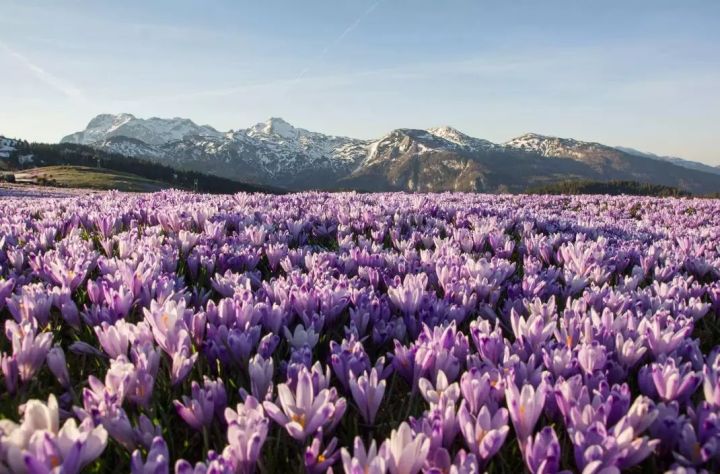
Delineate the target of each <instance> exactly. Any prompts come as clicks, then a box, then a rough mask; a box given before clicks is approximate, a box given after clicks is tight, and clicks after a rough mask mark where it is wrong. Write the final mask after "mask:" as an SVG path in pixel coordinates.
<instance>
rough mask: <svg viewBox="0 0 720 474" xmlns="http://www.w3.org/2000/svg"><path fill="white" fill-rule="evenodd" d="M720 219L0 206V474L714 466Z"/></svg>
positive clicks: (90, 203) (309, 196)
mask: <svg viewBox="0 0 720 474" xmlns="http://www.w3.org/2000/svg"><path fill="white" fill-rule="evenodd" d="M719 315H720V201H715V200H700V199H695V200H693V199H653V198H625V197H600V196H597V197H596V196H585V197H550V196H483V195H469V194H438V195H406V194H365V195H363V194H315V193H306V194H293V195H284V196H266V195H241V194H239V195H235V196H205V195H195V194H190V193H181V192H161V193H157V194H152V195H142V194H122V193H116V192H109V193H98V194H92V195H78V194H76V195H71V196H67V197H58V196H54V197H32V198H29V197H6V198H0V319H1V320H2V326H3V329H4V337H0V353H1V361H0V362H1V364H0V365H1V368H2V371H1V373H0V386H1V388H0V473H2V472H30V473H47V472H53V473H64V474H69V473H75V472H80V471H83V472H133V473H158V474H160V473H165V472H172V471H174V472H178V473H182V474H185V473H188V474H190V473H197V474H200V473H226V472H228V473H229V472H234V473H250V472H263V473H265V472H266V473H274V472H277V473H286V472H305V471H307V472H310V473H321V472H323V473H324V472H326V471H328V470H329V469H332V470H333V471H334V472H348V473H353V474H363V473H373V474H379V473H384V472H389V473H392V474H414V473H418V472H421V471H422V472H436V473H447V472H452V473H472V472H479V471H489V472H515V473H520V472H523V470H527V471H529V472H532V473H552V472H558V471H561V470H568V471H572V472H583V473H588V474H592V473H612V472H619V471H620V470H635V471H636V472H640V471H642V470H645V471H646V472H663V471H666V470H674V471H677V472H695V471H697V472H700V471H702V470H706V471H709V472H718V470H720V351H719V349H718V344H720V323H719V320H718V317H719Z"/></svg>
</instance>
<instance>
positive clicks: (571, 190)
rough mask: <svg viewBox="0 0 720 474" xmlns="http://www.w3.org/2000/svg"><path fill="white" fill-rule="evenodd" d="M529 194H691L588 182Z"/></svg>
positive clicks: (572, 182)
mask: <svg viewBox="0 0 720 474" xmlns="http://www.w3.org/2000/svg"><path fill="white" fill-rule="evenodd" d="M527 192H528V193H529V194H610V195H621V194H626V195H630V196H658V197H687V196H691V193H689V192H687V191H683V190H682V189H678V188H675V187H672V186H663V185H660V184H650V183H640V182H638V181H618V180H615V181H589V180H565V181H559V182H557V183H552V184H546V185H543V186H536V187H532V188H529V189H528V190H527Z"/></svg>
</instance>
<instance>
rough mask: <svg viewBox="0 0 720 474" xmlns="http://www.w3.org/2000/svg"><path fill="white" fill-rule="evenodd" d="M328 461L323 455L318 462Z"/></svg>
mask: <svg viewBox="0 0 720 474" xmlns="http://www.w3.org/2000/svg"><path fill="white" fill-rule="evenodd" d="M326 459H327V458H326V457H325V456H323V455H322V454H321V455H320V456H318V462H325V460H326Z"/></svg>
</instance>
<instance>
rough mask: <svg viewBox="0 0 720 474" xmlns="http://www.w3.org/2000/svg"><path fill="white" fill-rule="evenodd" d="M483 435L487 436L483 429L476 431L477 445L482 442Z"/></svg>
mask: <svg viewBox="0 0 720 474" xmlns="http://www.w3.org/2000/svg"><path fill="white" fill-rule="evenodd" d="M485 435H487V431H485V430H483V429H479V430H478V432H477V433H476V434H475V441H477V444H480V443H482V440H483V439H485Z"/></svg>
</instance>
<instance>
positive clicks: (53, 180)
mask: <svg viewBox="0 0 720 474" xmlns="http://www.w3.org/2000/svg"><path fill="white" fill-rule="evenodd" d="M15 181H16V182H17V183H18V184H23V183H25V184H37V185H45V186H57V187H60V188H87V189H98V190H106V189H117V190H119V191H134V192H153V191H159V190H161V189H167V188H170V187H172V186H171V185H170V184H168V183H163V182H161V181H154V180H151V179H146V178H143V177H141V176H137V175H134V174H131V173H123V172H119V171H113V170H108V169H104V168H89V167H87V166H43V167H40V168H31V169H27V170H22V171H18V172H16V173H15Z"/></svg>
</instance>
